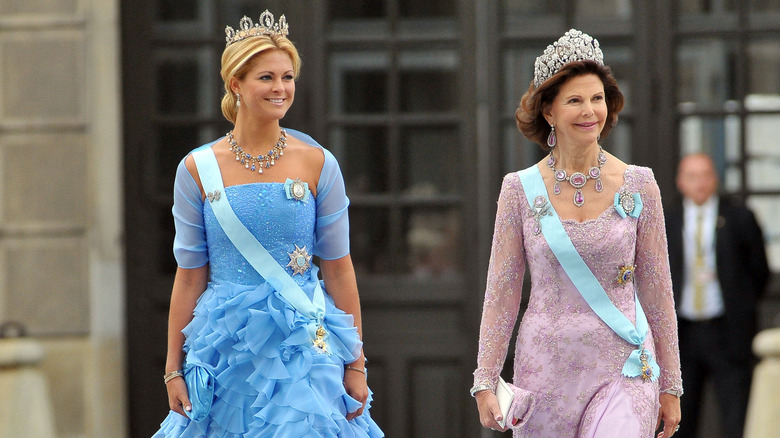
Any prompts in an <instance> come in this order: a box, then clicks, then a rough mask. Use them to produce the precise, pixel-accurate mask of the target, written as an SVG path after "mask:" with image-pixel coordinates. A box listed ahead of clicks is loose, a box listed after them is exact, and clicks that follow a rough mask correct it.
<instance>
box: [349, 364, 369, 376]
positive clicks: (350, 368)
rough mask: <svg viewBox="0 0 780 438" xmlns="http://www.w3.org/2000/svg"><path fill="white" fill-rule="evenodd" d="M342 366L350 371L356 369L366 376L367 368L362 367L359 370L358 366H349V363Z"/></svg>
mask: <svg viewBox="0 0 780 438" xmlns="http://www.w3.org/2000/svg"><path fill="white" fill-rule="evenodd" d="M344 368H345V369H348V370H352V371H357V372H359V373H363V375H364V376H366V375H367V373H366V371H368V370H367V369H365V368H363V369H362V370H361V369H360V368H355V367H353V366H349V365H347V366H345V367H344Z"/></svg>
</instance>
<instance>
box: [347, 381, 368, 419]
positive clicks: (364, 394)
mask: <svg viewBox="0 0 780 438" xmlns="http://www.w3.org/2000/svg"><path fill="white" fill-rule="evenodd" d="M344 388H345V389H346V390H347V394H349V396H350V397H352V398H354V399H355V400H357V401H359V402H360V403H362V404H363V406H361V407H360V409H358V410H357V411H355V412H348V413H347V421H351V420H352V419H354V418H357V417H359V416H361V415H363V408H365V407H366V400H368V383H367V382H366V375H365V374H363V373H361V372H359V371H355V370H351V369H349V368H347V369H345V370H344Z"/></svg>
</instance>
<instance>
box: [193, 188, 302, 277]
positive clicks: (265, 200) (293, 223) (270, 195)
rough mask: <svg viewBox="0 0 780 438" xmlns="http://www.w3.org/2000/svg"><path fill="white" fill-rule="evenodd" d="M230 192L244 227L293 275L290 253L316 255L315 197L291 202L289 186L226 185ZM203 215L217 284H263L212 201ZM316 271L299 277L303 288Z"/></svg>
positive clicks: (227, 191)
mask: <svg viewBox="0 0 780 438" xmlns="http://www.w3.org/2000/svg"><path fill="white" fill-rule="evenodd" d="M225 194H226V195H227V199H228V201H229V202H230V206H231V207H232V208H233V211H235V213H236V216H238V219H239V220H240V221H241V223H243V224H244V226H246V228H247V229H249V231H250V232H251V233H252V234H253V235H254V236H255V237H256V238H257V240H258V241H260V243H261V244H262V245H263V246H264V247H265V249H266V250H267V251H268V252H269V253H270V254H271V255H272V256H273V257H274V259H276V261H277V262H279V264H280V265H282V267H285V269H286V270H287V272H288V273H289V274H291V275H292V274H293V271H292V269H290V268H289V267H287V265H288V263H290V255H289V254H290V253H292V252H293V251H295V246H296V245H297V246H298V247H299V248H301V249H303V248H306V251H307V252H308V254H309V255H311V254H312V252H313V249H314V225H315V222H316V208H315V200H314V197H313V196H312V195H311V193H309V196H308V198H307V200H306V201H299V200H296V199H288V198H287V195H286V193H285V190H284V183H252V184H242V185H236V186H230V187H226V188H225ZM203 216H204V222H205V227H206V236H207V239H208V253H209V262H210V269H211V280H212V281H220V280H222V281H228V282H231V283H237V284H244V285H258V284H261V283H263V282H264V280H263V278H262V277H261V276H260V274H258V273H257V271H255V269H254V268H253V267H252V265H250V264H249V262H247V261H246V259H244V257H243V256H242V255H241V253H239V252H238V250H237V249H236V247H235V246H234V245H233V244H232V243H231V242H230V239H228V237H227V235H226V234H225V232H224V231H223V230H222V227H221V226H220V225H219V223H218V222H217V218H216V217H215V216H214V211H213V210H212V209H211V204H210V203H209V202H206V203H205V205H204V208H203ZM312 272H313V273H315V274H316V268H315V269H314V270H309V271H306V273H305V274H304V275H300V274H297V275H293V278H294V279H295V281H296V282H297V283H298V284H299V285H303V284H304V283H306V282H311V281H312V280H313V279H312V278H311V277H312V275H311V273H312ZM314 278H316V276H315V277H314ZM307 289H308V288H307Z"/></svg>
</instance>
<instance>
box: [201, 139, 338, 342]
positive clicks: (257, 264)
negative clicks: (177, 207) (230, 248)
mask: <svg viewBox="0 0 780 438" xmlns="http://www.w3.org/2000/svg"><path fill="white" fill-rule="evenodd" d="M192 156H193V158H194V159H195V165H196V166H197V168H198V174H199V175H200V181H201V183H202V184H203V191H205V192H206V194H207V196H206V201H208V202H210V203H211V209H212V210H213V211H214V216H216V218H217V221H218V222H219V225H220V226H221V227H222V229H223V230H224V231H225V234H226V235H227V236H228V238H229V239H230V240H231V241H232V242H233V245H235V247H236V249H238V251H239V252H240V253H241V255H243V256H244V258H245V259H246V260H247V261H248V262H249V263H250V264H251V265H252V267H254V268H255V270H257V272H258V273H259V274H260V275H261V276H262V277H263V278H264V279H265V281H267V282H268V283H270V284H271V286H272V287H273V288H274V289H275V290H276V291H278V292H279V294H281V295H282V297H284V299H285V300H287V302H288V303H290V305H292V306H293V307H294V308H295V309H296V310H298V312H300V313H301V314H303V315H305V316H307V317H309V318H310V319H312V320H313V321H316V323H317V324H316V325H311V324H310V327H309V331H310V332H311V335H312V338H314V337H315V336H316V334H315V333H316V330H317V327H318V325H321V324H322V319H323V318H324V317H325V295H324V293H323V292H322V288H321V287H320V282H319V281H317V282H316V285H315V288H314V296H313V297H312V300H309V297H308V296H306V293H305V292H304V291H303V289H301V287H300V286H298V283H296V282H295V280H293V279H292V277H291V276H290V274H288V273H287V271H285V270H284V268H282V266H281V265H280V264H279V263H278V262H277V261H276V259H274V258H273V256H271V254H269V253H268V250H266V249H265V247H263V245H262V244H261V243H260V242H259V241H258V240H257V239H256V238H255V236H254V235H252V232H251V231H249V230H248V229H247V228H246V227H245V226H244V224H242V223H241V221H240V220H239V219H238V217H237V216H236V213H235V212H234V211H233V209H232V208H231V207H230V203H229V202H228V200H227V196H226V195H225V187H224V185H223V183H222V173H221V172H220V170H219V165H218V164H217V158H216V156H215V155H214V151H213V150H212V149H211V148H205V149H202V150H199V151H196V152H193V154H192Z"/></svg>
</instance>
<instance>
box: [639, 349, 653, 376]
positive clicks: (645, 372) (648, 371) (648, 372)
mask: <svg viewBox="0 0 780 438" xmlns="http://www.w3.org/2000/svg"><path fill="white" fill-rule="evenodd" d="M639 361H640V362H642V380H644V381H645V382H649V381H650V380H651V379H652V378H653V369H652V368H650V365H649V364H648V363H647V353H645V350H644V349H643V350H642V353H640V354H639Z"/></svg>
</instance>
